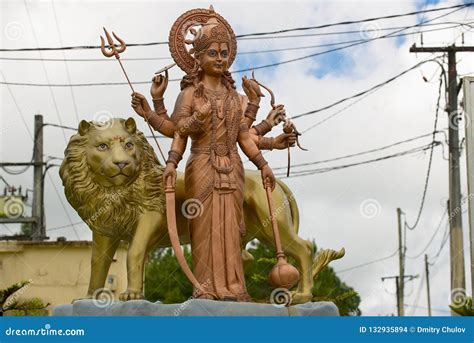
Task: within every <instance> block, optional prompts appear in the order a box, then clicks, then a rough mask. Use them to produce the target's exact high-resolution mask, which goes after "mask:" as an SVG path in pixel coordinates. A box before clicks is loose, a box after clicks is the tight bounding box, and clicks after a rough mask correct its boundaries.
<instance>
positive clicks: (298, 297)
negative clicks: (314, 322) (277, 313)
mask: <svg viewBox="0 0 474 343" xmlns="http://www.w3.org/2000/svg"><path fill="white" fill-rule="evenodd" d="M312 299H313V295H312V294H311V293H301V292H298V291H295V292H291V303H292V304H304V303H307V302H309V301H311V300H312Z"/></svg>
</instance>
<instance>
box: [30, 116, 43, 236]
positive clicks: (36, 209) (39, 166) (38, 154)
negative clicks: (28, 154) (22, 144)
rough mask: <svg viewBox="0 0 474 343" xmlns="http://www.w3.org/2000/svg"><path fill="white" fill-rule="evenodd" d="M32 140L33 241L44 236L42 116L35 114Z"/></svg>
mask: <svg viewBox="0 0 474 343" xmlns="http://www.w3.org/2000/svg"><path fill="white" fill-rule="evenodd" d="M34 138H35V140H34V142H33V144H34V145H33V158H34V171H33V208H32V216H33V217H34V218H36V223H35V224H34V225H35V226H34V228H33V234H32V238H33V240H35V241H40V240H43V239H44V237H46V231H45V228H44V216H43V208H44V206H43V201H44V197H43V190H44V187H43V116H42V115H41V114H37V115H35V135H34Z"/></svg>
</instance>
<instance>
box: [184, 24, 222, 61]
mask: <svg viewBox="0 0 474 343" xmlns="http://www.w3.org/2000/svg"><path fill="white" fill-rule="evenodd" d="M190 32H191V33H192V34H193V35H194V36H195V37H194V39H187V40H186V44H192V45H193V48H192V49H190V51H189V53H191V54H193V53H194V54H195V53H197V52H201V51H203V50H205V49H207V48H208V47H209V45H211V44H212V43H230V39H231V38H230V35H229V33H228V32H227V30H226V28H225V26H224V25H223V24H221V23H219V22H218V21H217V19H216V18H211V19H209V21H208V22H207V23H206V24H204V25H203V26H202V27H201V28H200V29H199V31H197V32H196V30H194V29H193V28H191V29H190Z"/></svg>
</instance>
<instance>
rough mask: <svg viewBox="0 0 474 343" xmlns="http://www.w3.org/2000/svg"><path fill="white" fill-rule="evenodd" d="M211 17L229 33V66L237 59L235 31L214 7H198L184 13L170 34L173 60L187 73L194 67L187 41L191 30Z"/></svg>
mask: <svg viewBox="0 0 474 343" xmlns="http://www.w3.org/2000/svg"><path fill="white" fill-rule="evenodd" d="M210 18H216V19H217V21H218V22H219V23H221V24H223V25H224V26H225V28H226V29H227V32H228V33H229V35H230V37H231V39H230V44H229V45H230V46H229V67H230V66H231V65H232V63H233V62H234V60H235V56H236V54H237V40H236V38H235V34H234V31H233V30H232V27H231V26H230V25H229V23H228V22H227V20H225V19H224V18H223V17H222V16H221V15H219V14H218V13H216V12H214V10H213V9H212V7H211V8H210V9H205V8H196V9H192V10H189V11H187V12H185V13H183V14H182V15H181V16H180V17H179V18H178V19H176V21H175V22H174V24H173V26H172V27H171V30H170V35H169V43H168V44H169V49H170V53H171V56H172V57H173V60H174V61H175V62H176V64H177V65H178V66H179V67H180V68H181V69H182V70H183V71H184V72H185V73H186V74H189V73H190V72H191V71H192V70H193V67H194V57H193V56H192V55H191V54H190V53H189V50H188V47H187V45H188V44H186V42H185V40H186V39H187V37H186V36H187V35H188V34H189V30H190V29H191V28H195V29H196V28H197V27H199V26H202V25H203V24H206V23H207V22H208V20H209V19H210Z"/></svg>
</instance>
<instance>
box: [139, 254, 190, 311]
mask: <svg viewBox="0 0 474 343" xmlns="http://www.w3.org/2000/svg"><path fill="white" fill-rule="evenodd" d="M184 256H185V257H186V261H187V262H188V264H189V265H190V266H192V258H191V252H190V250H189V246H185V247H184ZM192 293H193V286H192V284H191V283H190V282H189V281H188V279H187V277H186V275H184V273H183V271H182V270H181V267H180V266H179V264H178V261H177V260H176V258H175V256H174V253H173V250H172V249H171V248H166V249H157V250H155V251H154V252H153V253H151V254H150V256H149V262H148V263H147V265H146V268H145V298H146V299H147V300H149V301H152V302H155V301H157V300H159V301H162V302H163V303H165V304H172V303H181V302H183V301H186V300H187V299H189V298H190V297H191V296H192Z"/></svg>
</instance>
